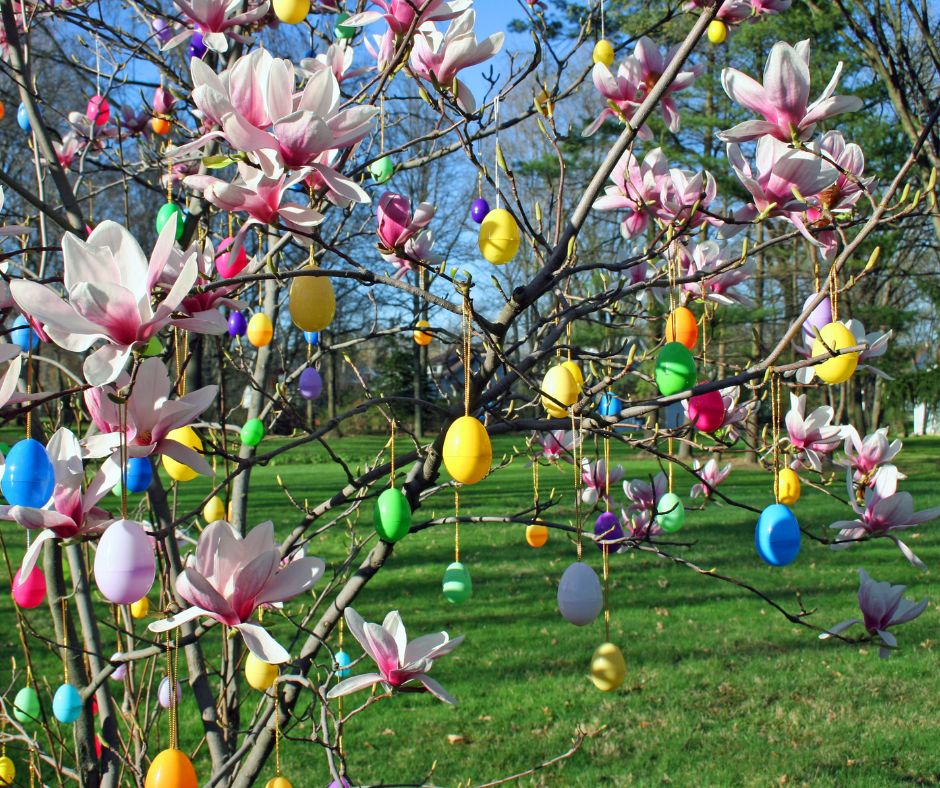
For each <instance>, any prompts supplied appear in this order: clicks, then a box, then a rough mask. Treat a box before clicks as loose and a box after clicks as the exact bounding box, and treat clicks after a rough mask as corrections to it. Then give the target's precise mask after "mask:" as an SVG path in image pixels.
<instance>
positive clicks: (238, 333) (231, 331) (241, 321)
mask: <svg viewBox="0 0 940 788" xmlns="http://www.w3.org/2000/svg"><path fill="white" fill-rule="evenodd" d="M247 331H248V319H247V318H246V317H245V316H244V315H243V314H242V313H241V312H232V314H230V315H229V316H228V335H229V336H230V337H243V336H245V333H246V332H247Z"/></svg>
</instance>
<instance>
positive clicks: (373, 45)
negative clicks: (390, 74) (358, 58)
mask: <svg viewBox="0 0 940 788" xmlns="http://www.w3.org/2000/svg"><path fill="white" fill-rule="evenodd" d="M344 24H345V23H344ZM363 43H364V44H365V45H366V51H367V52H368V53H369V54H370V55H372V57H373V58H374V59H375V67H376V69H377V70H379V71H385V69H387V68H388V67H389V66H390V65H391V64H392V61H393V60H394V59H395V31H394V30H392V29H391V28H389V29H388V30H386V31H385V32H384V33H383V34H382V35H380V36H376V35H373V36H372V38H371V40H369V36H364V37H363Z"/></svg>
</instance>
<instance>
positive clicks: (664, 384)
mask: <svg viewBox="0 0 940 788" xmlns="http://www.w3.org/2000/svg"><path fill="white" fill-rule="evenodd" d="M656 385H657V386H658V387H659V391H660V393H661V394H663V395H664V396H667V397H668V396H669V395H670V394H678V393H679V392H680V391H687V390H688V389H690V388H692V386H694V385H695V359H694V358H692V354H691V353H690V352H689V349H688V348H687V347H686V346H685V345H683V344H682V343H681V342H670V343H669V344H668V345H666V346H665V347H664V348H663V349H662V350H661V351H660V352H659V358H657V359H656Z"/></svg>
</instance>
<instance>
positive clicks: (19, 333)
mask: <svg viewBox="0 0 940 788" xmlns="http://www.w3.org/2000/svg"><path fill="white" fill-rule="evenodd" d="M10 341H11V342H13V344H14V345H19V348H20V350H21V351H23V352H24V353H29V351H30V350H35V349H36V348H37V347H39V335H38V334H37V333H36V332H35V331H34V330H33V329H32V328H31V327H30V325H29V321H28V320H27V319H26V318H25V317H23V316H22V315H17V316H16V320H14V321H13V330H12V331H10Z"/></svg>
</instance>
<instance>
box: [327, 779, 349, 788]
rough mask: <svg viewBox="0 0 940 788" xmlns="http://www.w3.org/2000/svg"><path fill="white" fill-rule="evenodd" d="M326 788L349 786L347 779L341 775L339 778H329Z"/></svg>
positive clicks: (344, 787)
mask: <svg viewBox="0 0 940 788" xmlns="http://www.w3.org/2000/svg"><path fill="white" fill-rule="evenodd" d="M326 788H349V780H347V779H346V778H345V777H341V778H340V779H339V780H330V784H329V785H328V786H326Z"/></svg>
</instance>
